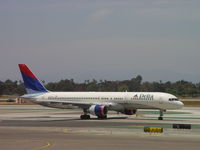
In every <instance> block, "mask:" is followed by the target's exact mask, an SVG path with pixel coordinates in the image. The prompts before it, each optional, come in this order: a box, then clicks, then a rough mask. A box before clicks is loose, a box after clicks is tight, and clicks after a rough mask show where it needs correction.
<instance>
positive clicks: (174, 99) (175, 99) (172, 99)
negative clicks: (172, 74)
mask: <svg viewBox="0 0 200 150" xmlns="http://www.w3.org/2000/svg"><path fill="white" fill-rule="evenodd" d="M169 101H179V100H178V99H177V98H170V99H169Z"/></svg>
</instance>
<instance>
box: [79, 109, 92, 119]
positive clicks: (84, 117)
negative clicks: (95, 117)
mask: <svg viewBox="0 0 200 150" xmlns="http://www.w3.org/2000/svg"><path fill="white" fill-rule="evenodd" d="M83 113H84V114H83V115H81V116H80V118H81V119H82V120H89V119H90V115H88V114H87V109H83Z"/></svg>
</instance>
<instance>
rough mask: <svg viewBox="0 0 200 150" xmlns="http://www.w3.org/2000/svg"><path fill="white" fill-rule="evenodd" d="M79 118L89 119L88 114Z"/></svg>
mask: <svg viewBox="0 0 200 150" xmlns="http://www.w3.org/2000/svg"><path fill="white" fill-rule="evenodd" d="M80 118H81V119H82V120H89V119H90V115H81V116H80Z"/></svg>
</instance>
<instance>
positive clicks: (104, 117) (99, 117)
mask: <svg viewBox="0 0 200 150" xmlns="http://www.w3.org/2000/svg"><path fill="white" fill-rule="evenodd" d="M97 117H98V119H107V115H105V116H97Z"/></svg>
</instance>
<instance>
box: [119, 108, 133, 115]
mask: <svg viewBox="0 0 200 150" xmlns="http://www.w3.org/2000/svg"><path fill="white" fill-rule="evenodd" d="M136 112H137V110H136V109H134V110H128V109H124V110H123V111H121V113H122V114H125V115H134V114H136Z"/></svg>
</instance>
